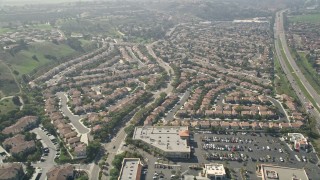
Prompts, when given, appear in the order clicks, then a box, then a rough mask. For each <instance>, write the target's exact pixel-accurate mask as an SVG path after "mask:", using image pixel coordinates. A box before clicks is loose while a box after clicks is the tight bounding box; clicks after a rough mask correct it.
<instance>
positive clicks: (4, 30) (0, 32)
mask: <svg viewBox="0 0 320 180" xmlns="http://www.w3.org/2000/svg"><path fill="white" fill-rule="evenodd" d="M10 30H11V29H9V28H0V35H1V34H4V33H6V32H9V31H10Z"/></svg>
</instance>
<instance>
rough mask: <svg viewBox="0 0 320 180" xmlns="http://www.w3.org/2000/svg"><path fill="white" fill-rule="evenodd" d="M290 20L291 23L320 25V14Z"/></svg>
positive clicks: (299, 16) (294, 17)
mask: <svg viewBox="0 0 320 180" xmlns="http://www.w3.org/2000/svg"><path fill="white" fill-rule="evenodd" d="M289 20H290V21H291V22H305V23H320V13H317V14H305V15H298V16H293V17H290V18H289Z"/></svg>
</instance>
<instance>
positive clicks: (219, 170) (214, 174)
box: [203, 164, 226, 180]
mask: <svg viewBox="0 0 320 180" xmlns="http://www.w3.org/2000/svg"><path fill="white" fill-rule="evenodd" d="M203 174H204V177H206V178H209V179H212V180H223V179H226V170H225V169H224V166H223V164H205V165H204V168H203Z"/></svg>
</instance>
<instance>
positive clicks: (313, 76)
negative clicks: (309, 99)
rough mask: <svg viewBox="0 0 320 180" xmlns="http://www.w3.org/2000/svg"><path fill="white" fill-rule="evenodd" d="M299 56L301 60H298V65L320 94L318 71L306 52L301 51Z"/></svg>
mask: <svg viewBox="0 0 320 180" xmlns="http://www.w3.org/2000/svg"><path fill="white" fill-rule="evenodd" d="M299 56H300V57H301V61H296V63H297V65H298V66H299V67H300V70H301V72H302V73H303V74H304V76H305V77H306V79H307V80H308V81H309V83H310V84H311V86H312V87H313V88H314V89H315V90H316V91H317V93H319V94H320V79H319V75H318V73H317V71H316V70H315V68H313V67H312V65H311V64H310V63H309V61H308V60H307V58H306V55H305V53H304V52H299Z"/></svg>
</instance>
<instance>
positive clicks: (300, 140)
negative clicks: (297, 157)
mask: <svg viewBox="0 0 320 180" xmlns="http://www.w3.org/2000/svg"><path fill="white" fill-rule="evenodd" d="M288 136H289V138H290V141H291V142H293V143H294V149H295V150H297V151H299V150H300V149H306V148H307V147H308V140H307V138H305V137H304V136H303V134H301V133H288Z"/></svg>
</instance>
